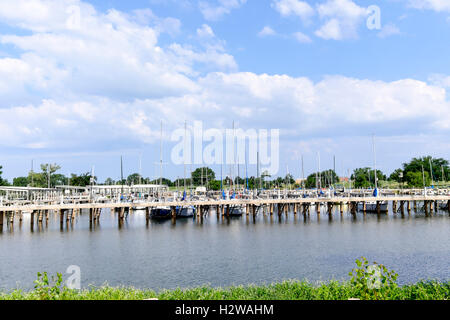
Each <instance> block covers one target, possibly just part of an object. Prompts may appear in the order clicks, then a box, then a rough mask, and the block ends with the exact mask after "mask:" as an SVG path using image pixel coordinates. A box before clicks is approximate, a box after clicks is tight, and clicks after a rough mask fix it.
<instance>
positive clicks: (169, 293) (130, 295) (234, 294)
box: [0, 280, 450, 300]
mask: <svg viewBox="0 0 450 320" xmlns="http://www.w3.org/2000/svg"><path fill="white" fill-rule="evenodd" d="M449 297H450V282H444V283H440V282H436V281H426V282H425V281H424V282H419V283H416V284H411V285H405V286H401V287H400V286H399V287H396V288H395V289H393V290H390V291H389V293H388V294H387V295H386V296H384V297H383V300H448V299H449ZM151 298H157V299H159V300H348V299H350V298H357V299H362V300H374V299H379V298H380V297H377V296H376V295H375V294H369V295H367V294H365V293H364V292H362V291H361V290H360V289H359V288H357V287H356V286H354V285H352V284H351V283H350V282H338V281H329V282H326V283H317V284H312V283H310V282H306V281H296V280H291V281H284V282H280V283H274V284H269V285H260V286H256V285H250V286H234V287H227V288H212V287H208V286H204V287H198V288H192V289H175V290H163V291H161V292H158V293H156V292H155V291H152V290H139V289H135V288H126V287H115V288H113V287H108V286H104V287H98V288H96V287H91V288H90V289H85V290H80V291H78V290H69V289H64V290H61V291H60V292H58V293H52V294H42V292H41V291H39V290H33V291H28V292H26V291H22V290H14V291H11V292H9V293H2V294H0V300H144V299H151Z"/></svg>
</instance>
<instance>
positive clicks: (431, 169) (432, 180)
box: [429, 158, 434, 186]
mask: <svg viewBox="0 0 450 320" xmlns="http://www.w3.org/2000/svg"><path fill="white" fill-rule="evenodd" d="M429 162H430V175H431V185H432V186H434V179H433V166H432V165H431V158H430V159H429Z"/></svg>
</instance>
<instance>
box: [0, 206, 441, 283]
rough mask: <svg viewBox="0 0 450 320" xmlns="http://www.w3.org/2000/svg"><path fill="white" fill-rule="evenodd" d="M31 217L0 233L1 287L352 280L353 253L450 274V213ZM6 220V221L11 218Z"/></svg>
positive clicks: (402, 273) (422, 272)
mask: <svg viewBox="0 0 450 320" xmlns="http://www.w3.org/2000/svg"><path fill="white" fill-rule="evenodd" d="M29 219H30V217H29V215H28V216H27V215H25V216H24V221H23V222H22V224H21V225H19V222H18V221H16V222H15V225H14V230H11V229H10V227H9V226H7V225H6V224H5V225H4V226H3V230H2V232H1V233H0V288H1V289H3V290H10V289H13V288H22V289H30V288H32V287H33V281H34V280H36V274H37V272H39V271H41V272H42V271H47V272H49V273H50V274H56V272H61V273H63V275H64V277H65V278H67V277H68V276H69V275H68V274H65V271H66V269H67V267H68V266H70V265H77V266H79V267H80V268H81V284H82V286H83V287H88V285H90V284H93V285H102V284H104V283H106V282H107V283H108V284H109V285H113V286H118V285H125V286H134V287H137V288H151V289H155V290H158V289H161V288H167V289H170V288H176V287H183V288H184V287H192V286H198V285H205V284H210V285H212V286H227V285H233V284H236V285H240V284H250V283H255V284H261V283H271V282H274V281H279V280H283V279H308V280H310V281H316V280H330V279H339V280H340V279H348V272H349V271H350V270H351V269H352V268H353V267H354V266H355V264H354V261H355V259H356V258H358V257H360V256H365V257H367V258H368V259H369V261H371V262H372V261H376V262H378V263H383V264H385V265H386V266H387V267H388V268H390V269H394V270H395V271H397V272H398V273H399V282H400V283H401V284H403V283H411V282H415V281H417V280H419V279H438V280H449V279H450V268H449V263H450V249H449V248H450V236H449V234H450V217H449V215H448V213H446V212H440V213H437V214H436V213H435V214H433V216H431V217H425V216H424V214H423V213H418V214H415V213H411V215H408V214H407V213H406V214H405V216H404V218H402V217H401V215H400V214H396V215H393V214H392V213H389V215H381V216H380V217H378V216H377V215H371V214H367V215H366V216H365V217H364V215H362V214H358V215H357V216H356V219H355V218H353V217H352V216H351V215H350V214H348V213H344V215H343V217H341V216H340V214H339V213H338V212H334V214H333V220H332V221H329V219H328V216H327V215H326V214H325V212H323V213H322V214H321V216H320V219H317V215H316V213H315V212H313V211H312V212H311V215H310V218H309V219H307V220H304V218H303V216H302V215H297V216H296V217H294V215H293V214H289V216H288V217H287V218H286V216H285V215H284V214H283V215H282V218H281V220H279V219H278V216H277V215H274V216H273V217H272V218H271V217H270V216H269V215H265V216H263V215H261V214H258V216H257V217H256V220H253V218H252V217H249V218H247V217H246V216H245V215H244V216H243V217H241V218H233V219H230V220H227V219H226V218H225V219H222V218H220V219H218V218H217V217H216V215H215V214H211V215H209V216H207V217H205V218H204V219H203V223H200V221H198V220H193V219H188V220H178V221H177V222H176V225H173V224H172V222H171V221H165V222H153V221H151V222H150V224H149V225H148V226H146V222H145V212H136V213H132V214H130V216H129V217H128V218H127V220H126V221H125V222H124V224H123V226H122V227H121V228H120V229H119V227H118V225H117V218H116V217H115V216H114V215H113V214H111V213H110V212H109V210H107V211H104V212H103V213H102V215H101V220H100V223H99V225H95V226H93V227H92V228H90V226H89V215H88V214H86V213H84V214H82V215H80V216H77V217H76V220H75V221H74V222H73V224H69V225H68V226H66V224H65V223H64V229H63V230H60V225H59V217H57V216H56V215H51V216H50V220H49V222H48V226H46V225H45V223H44V225H43V227H42V228H41V229H39V228H38V225H37V224H35V225H34V231H33V232H31V230H30V223H29V222H30V221H29ZM5 223H6V222H5Z"/></svg>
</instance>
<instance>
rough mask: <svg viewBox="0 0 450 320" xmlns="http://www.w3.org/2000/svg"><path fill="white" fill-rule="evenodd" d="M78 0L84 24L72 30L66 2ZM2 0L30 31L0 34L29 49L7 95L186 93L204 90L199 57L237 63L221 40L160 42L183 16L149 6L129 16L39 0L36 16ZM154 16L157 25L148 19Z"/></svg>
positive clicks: (218, 65) (10, 16)
mask: <svg viewBox="0 0 450 320" xmlns="http://www.w3.org/2000/svg"><path fill="white" fill-rule="evenodd" d="M56 3H57V4H56ZM14 4H16V7H14ZM75 4H76V5H79V7H80V8H81V15H80V25H79V28H75V29H73V28H68V27H67V25H66V23H65V19H66V18H67V12H68V11H70V10H68V8H71V7H72V6H73V5H75ZM0 6H1V9H3V10H0V15H1V17H2V19H3V20H4V21H6V22H7V23H9V24H10V25H12V26H14V27H20V28H23V29H26V30H30V31H31V33H25V34H26V35H14V34H12V35H0V43H2V44H9V45H14V46H15V47H16V48H18V49H20V50H22V51H23V53H22V54H21V56H20V57H17V58H16V60H17V61H14V63H15V64H16V65H20V68H19V70H20V72H27V73H29V75H28V76H23V77H22V78H20V79H17V81H19V80H20V81H21V84H22V86H19V85H18V83H17V82H15V83H14V82H12V81H7V82H6V83H5V84H4V85H3V86H9V87H13V89H12V91H11V92H10V93H9V95H8V97H9V98H11V99H12V101H15V102H17V100H20V99H18V98H20V96H22V97H23V101H28V100H27V99H28V98H29V97H30V95H34V94H36V91H37V94H38V95H39V94H41V95H43V96H44V97H46V95H47V94H49V93H50V92H51V94H52V95H65V94H67V88H71V90H70V91H69V93H71V94H73V95H96V96H101V95H108V96H111V97H114V98H118V99H129V97H130V96H131V97H134V98H148V97H155V96H167V95H181V94H185V93H187V92H191V91H193V90H194V91H195V90H197V89H198V87H197V85H196V83H195V81H193V80H192V79H191V77H192V76H195V75H197V74H198V70H199V69H198V68H196V64H199V63H200V64H203V65H204V69H205V70H208V69H209V70H211V69H213V70H217V69H219V70H220V69H222V68H224V69H222V70H225V69H228V70H230V69H231V70H236V63H235V61H234V58H233V57H232V56H230V55H228V54H226V53H225V52H224V49H223V44H221V43H218V42H217V39H216V40H215V41H216V42H215V43H214V45H208V46H207V47H205V48H204V49H203V50H201V49H196V48H194V47H192V46H190V47H187V46H183V50H180V49H179V48H180V47H181V45H179V44H176V43H174V44H172V45H169V46H168V47H167V48H162V47H160V46H159V45H158V37H159V34H160V32H162V30H167V29H170V30H171V31H176V29H177V27H176V26H177V25H178V23H176V22H175V21H176V20H171V19H169V18H167V19H159V18H156V17H155V16H154V15H153V14H152V13H151V11H140V12H135V14H136V15H128V14H124V13H122V12H120V11H117V10H114V9H112V10H109V11H108V12H107V13H105V14H103V13H98V12H97V11H95V10H94V9H93V8H92V7H91V6H90V5H87V4H85V3H82V2H79V1H76V0H58V1H56V2H55V1H53V0H41V1H38V0H33V1H32V5H31V6H32V7H36V10H35V14H34V15H33V11H30V10H24V11H20V9H22V7H27V6H26V5H25V2H23V1H21V0H19V1H17V2H4V1H2V2H0ZM42 15H43V16H44V17H45V19H42V18H41V16H42ZM145 19H149V20H145ZM151 21H153V22H155V25H154V26H153V27H151V26H148V25H147V23H148V22H151ZM171 23H172V24H173V25H172V26H171V27H169V26H168V25H170V24H171ZM202 30H203V32H205V30H206V29H202ZM11 63H12V62H11V61H8V60H4V61H3V64H7V65H10V64H11ZM1 72H4V73H6V72H7V71H6V70H0V73H1ZM18 76H19V74H17V75H16V76H15V77H16V78H17V77H18ZM0 82H1V80H0ZM14 92H15V93H14Z"/></svg>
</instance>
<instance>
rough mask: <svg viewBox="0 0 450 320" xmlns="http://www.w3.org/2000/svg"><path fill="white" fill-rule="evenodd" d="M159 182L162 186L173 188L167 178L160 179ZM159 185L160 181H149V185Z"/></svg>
mask: <svg viewBox="0 0 450 320" xmlns="http://www.w3.org/2000/svg"><path fill="white" fill-rule="evenodd" d="M161 181H162V184H163V186H168V187H173V186H174V184H173V183H172V181H170V180H169V179H167V178H162V179H161ZM159 183H160V179H156V180H153V181H151V184H156V185H159Z"/></svg>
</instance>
